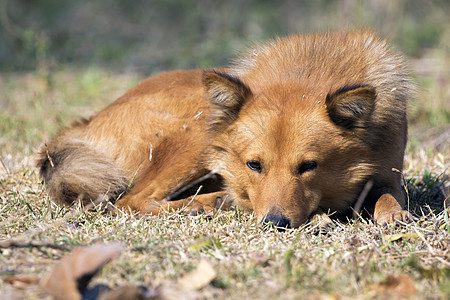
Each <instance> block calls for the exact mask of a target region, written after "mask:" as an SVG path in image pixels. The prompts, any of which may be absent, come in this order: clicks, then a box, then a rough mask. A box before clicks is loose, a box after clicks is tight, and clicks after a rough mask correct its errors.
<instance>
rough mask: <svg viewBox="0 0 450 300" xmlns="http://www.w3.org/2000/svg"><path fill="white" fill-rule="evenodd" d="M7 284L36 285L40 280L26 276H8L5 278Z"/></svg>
mask: <svg viewBox="0 0 450 300" xmlns="http://www.w3.org/2000/svg"><path fill="white" fill-rule="evenodd" d="M5 282H7V283H9V284H16V283H19V284H36V283H39V279H37V278H36V277H26V276H8V277H6V278H5Z"/></svg>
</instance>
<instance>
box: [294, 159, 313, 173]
mask: <svg viewBox="0 0 450 300" xmlns="http://www.w3.org/2000/svg"><path fill="white" fill-rule="evenodd" d="M316 167H317V163H316V162H315V161H306V162H304V163H302V164H301V165H300V167H298V173H299V174H300V175H301V174H303V173H305V172H308V171H312V170H314V169H315V168H316Z"/></svg>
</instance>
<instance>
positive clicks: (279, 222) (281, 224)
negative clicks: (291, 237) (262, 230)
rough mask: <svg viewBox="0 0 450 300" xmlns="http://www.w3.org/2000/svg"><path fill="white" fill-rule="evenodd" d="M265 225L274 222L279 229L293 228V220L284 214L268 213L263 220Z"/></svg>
mask: <svg viewBox="0 0 450 300" xmlns="http://www.w3.org/2000/svg"><path fill="white" fill-rule="evenodd" d="M261 223H262V224H263V225H269V224H272V225H273V226H276V227H277V228H279V229H286V228H291V221H290V220H289V219H288V218H286V217H285V216H284V215H282V214H270V213H269V214H267V215H266V216H265V217H264V219H263V220H262V221H261Z"/></svg>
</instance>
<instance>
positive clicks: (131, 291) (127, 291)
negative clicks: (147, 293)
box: [98, 286, 144, 300]
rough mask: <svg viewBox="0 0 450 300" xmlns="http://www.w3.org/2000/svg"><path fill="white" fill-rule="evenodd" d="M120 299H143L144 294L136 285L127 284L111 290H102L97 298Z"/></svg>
mask: <svg viewBox="0 0 450 300" xmlns="http://www.w3.org/2000/svg"><path fill="white" fill-rule="evenodd" d="M122 299H129V300H131V299H135V300H141V299H142V300H143V299H144V294H143V293H142V291H141V289H139V288H138V287H135V286H127V287H120V288H117V289H114V290H112V291H107V292H104V293H102V294H101V295H100V297H99V298H98V300H122Z"/></svg>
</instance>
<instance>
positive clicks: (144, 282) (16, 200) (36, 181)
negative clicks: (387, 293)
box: [0, 68, 450, 299]
mask: <svg viewBox="0 0 450 300" xmlns="http://www.w3.org/2000/svg"><path fill="white" fill-rule="evenodd" d="M418 76H419V77H420V76H422V77H420V78H419V80H425V79H424V77H427V76H429V75H427V74H425V75H421V74H420V73H419V74H418ZM449 78H450V76H449V77H446V80H444V81H440V82H441V84H444V85H445V86H441V87H439V89H440V90H442V91H444V90H448V89H449V87H450V84H449V82H450V80H448V79H449ZM138 79H139V78H138V76H136V75H134V74H114V73H112V72H108V71H103V70H100V69H94V68H91V69H85V70H74V69H66V70H61V71H58V72H55V73H51V74H48V73H47V74H42V73H39V72H31V73H24V74H14V73H13V74H0V108H1V110H0V158H1V164H0V241H1V240H9V239H13V240H17V241H35V242H47V243H52V244H55V245H62V246H64V247H63V248H62V249H54V248H49V247H26V248H18V247H6V248H0V265H1V266H2V268H1V269H0V270H1V271H0V293H1V294H2V295H7V296H10V297H11V298H29V299H38V298H39V299H41V298H45V297H47V298H48V295H47V294H45V292H44V291H42V290H41V289H40V288H39V287H38V286H37V285H36V284H20V283H15V284H9V283H8V282H7V281H6V279H7V278H8V277H9V276H12V275H13V276H19V277H20V276H31V277H36V278H41V277H42V276H43V275H44V274H46V273H47V272H48V271H49V270H50V269H51V267H52V266H53V265H54V264H55V263H56V262H57V261H58V260H59V259H60V258H61V257H62V256H64V255H65V254H67V253H68V251H69V250H70V249H73V248H75V247H77V246H85V245H92V244H96V243H99V242H113V241H119V242H123V243H124V244H125V245H126V250H125V251H124V252H123V253H122V254H121V255H120V256H119V257H118V258H116V259H115V260H113V261H111V262H110V263H109V264H107V265H106V266H105V267H104V268H103V270H102V271H101V272H100V274H98V276H96V277H95V278H94V279H93V282H91V285H90V286H91V287H92V286H95V285H99V284H104V285H106V286H109V287H111V288H114V287H118V286H128V285H134V286H144V287H146V288H147V289H150V290H152V289H156V287H158V286H160V287H163V288H164V287H165V289H166V292H169V291H168V289H169V288H170V287H171V285H170V284H169V283H173V282H176V280H177V279H178V278H179V277H180V276H181V275H182V274H187V273H189V272H190V271H192V270H193V269H195V267H196V266H197V265H198V263H199V262H200V260H202V259H205V260H207V261H208V262H210V264H211V265H212V266H213V268H214V269H215V270H216V272H217V276H216V278H215V279H214V280H213V281H212V282H211V284H209V285H207V286H206V287H204V288H202V289H200V290H198V291H194V294H193V295H194V296H195V297H200V298H233V299H235V298H240V299H242V298H255V299H260V298H264V299H271V298H282V299H321V298H327V299H329V298H333V299H337V298H340V299H384V298H383V297H384V294H383V292H382V290H380V289H381V288H380V286H382V283H383V282H384V281H386V280H388V281H389V279H388V276H390V275H393V276H398V275H400V274H406V275H408V276H409V277H410V278H412V280H413V281H414V285H415V289H416V291H415V296H414V297H415V298H417V299H448V298H449V297H450V290H449V288H448V287H449V286H450V271H449V270H450V249H449V245H450V222H449V216H448V214H449V210H448V209H447V210H445V209H444V206H443V201H444V198H445V195H448V194H449V180H448V174H449V169H448V167H449V161H450V153H449V150H450V147H449V145H448V141H447V142H446V143H439V144H437V143H436V141H437V140H439V138H440V137H442V136H443V135H444V134H446V132H447V131H448V130H449V124H448V119H440V121H439V123H438V124H436V126H432V125H433V122H434V121H433V120H431V119H429V117H427V116H424V115H421V116H420V118H419V117H417V118H416V117H415V116H416V115H413V116H412V119H411V125H412V126H411V127H412V129H411V133H410V135H411V138H410V144H409V146H408V150H407V153H406V157H405V170H404V176H405V178H406V183H407V190H408V195H409V198H410V202H409V207H410V210H411V211H414V212H415V213H416V214H417V215H418V216H419V219H418V221H417V222H413V223H411V224H405V225H404V226H397V227H395V226H388V227H386V228H380V227H376V226H374V225H373V224H372V223H371V222H370V221H367V220H352V221H350V222H348V223H345V224H343V223H337V226H336V228H334V229H333V230H331V231H330V232H328V233H326V234H323V233H319V234H314V233H315V232H316V230H315V229H316V228H314V226H305V227H302V228H299V229H294V230H288V231H286V232H278V231H275V230H263V229H262V228H261V227H260V226H258V225H257V224H255V222H254V219H253V216H252V215H250V214H248V213H243V212H241V211H239V210H237V211H231V212H217V213H216V214H215V215H213V216H212V217H210V218H208V217H206V216H195V217H193V216H189V217H187V216H183V215H180V214H176V213H172V214H168V215H165V216H160V217H143V218H139V219H136V218H130V217H128V216H124V215H120V214H119V215H116V216H111V215H105V214H103V213H101V211H100V210H98V209H97V210H92V211H86V212H82V211H80V210H79V209H76V208H75V209H72V210H69V209H67V208H61V207H57V206H56V205H54V204H53V203H51V202H50V201H49V200H48V197H47V195H46V192H45V189H44V186H43V184H42V182H41V180H40V178H39V177H38V175H37V170H36V169H35V168H34V167H33V160H34V158H33V153H34V151H35V150H36V149H37V148H38V146H39V144H40V143H41V142H42V141H45V140H48V139H49V138H50V137H51V136H53V135H54V134H55V133H56V131H57V130H58V128H61V127H62V126H66V125H68V124H70V123H71V122H72V121H73V120H75V119H76V118H75V117H74V116H77V117H81V116H89V115H90V114H92V113H94V112H95V111H98V110H99V109H101V108H102V107H103V106H105V105H106V104H107V103H109V102H111V101H112V100H114V99H115V98H116V97H117V96H119V95H120V94H121V93H123V92H124V91H125V90H126V89H127V88H129V87H132V86H133V85H134V84H135V83H136V82H137V81H138ZM430 84H432V85H435V84H438V83H430ZM424 94H425V97H422V98H418V100H417V102H415V103H414V105H415V106H418V107H428V109H429V110H430V111H434V112H433V113H432V114H437V113H438V112H439V113H442V111H446V109H447V108H446V107H445V105H446V104H445V103H446V102H445V99H448V98H445V97H447V96H446V95H444V94H439V95H440V97H441V98H440V99H438V100H436V101H437V102H435V103H437V104H436V105H437V107H434V106H430V105H429V103H428V102H427V101H428V100H429V99H430V98H431V97H435V94H434V92H433V91H430V90H425V91H424ZM445 113H447V114H448V110H447V111H446V112H445ZM448 201H449V199H447V202H448ZM447 205H448V203H447ZM447 207H448V206H447ZM172 292H173V291H172ZM178 295H179V294H178ZM182 295H183V294H182Z"/></svg>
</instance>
